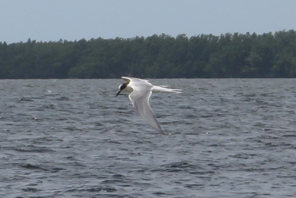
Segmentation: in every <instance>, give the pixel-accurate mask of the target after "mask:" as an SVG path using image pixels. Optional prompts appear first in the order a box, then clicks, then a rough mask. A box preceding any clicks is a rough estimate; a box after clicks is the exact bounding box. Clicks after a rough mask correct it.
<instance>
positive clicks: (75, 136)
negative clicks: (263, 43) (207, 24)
mask: <svg viewBox="0 0 296 198" xmlns="http://www.w3.org/2000/svg"><path fill="white" fill-rule="evenodd" d="M122 82H123V81H122V80H121V79H112V80H1V81H0V84H1V86H0V95H1V99H0V103H1V109H0V173H1V174H0V197H8V198H16V197H18V198H21V197H84V198H85V197H116V198H117V197H126V198H131V197H144V198H146V197H172V198H177V197H178V198H191V197H202V198H217V197H219V198H221V197H225V198H226V197H227V198H229V197H236V198H246V197H252V198H262V197H268V198H270V197H277V198H278V197H296V116H295V107H296V79H152V80H150V82H151V83H153V84H156V85H169V86H170V87H172V88H180V89H183V94H167V93H160V94H153V95H152V98H151V106H152V109H153V110H154V112H155V115H156V117H157V119H158V121H159V123H160V125H161V126H162V128H163V130H164V131H165V132H166V133H167V134H169V135H165V136H164V135H161V134H159V133H157V132H156V131H154V130H153V129H151V128H150V127H149V125H148V124H146V123H145V122H144V121H143V119H142V118H141V117H139V116H138V115H137V113H136V112H135V111H134V109H133V108H132V105H131V103H130V101H129V99H128V98H127V96H126V95H120V96H118V97H115V94H116V92H117V88H118V85H119V84H120V83H122Z"/></svg>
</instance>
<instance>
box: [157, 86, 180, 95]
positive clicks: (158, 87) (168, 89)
mask: <svg viewBox="0 0 296 198" xmlns="http://www.w3.org/2000/svg"><path fill="white" fill-rule="evenodd" d="M152 92H156V93H157V92H167V93H182V89H171V88H167V87H164V86H153V88H152Z"/></svg>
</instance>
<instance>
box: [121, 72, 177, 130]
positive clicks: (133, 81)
mask: <svg viewBox="0 0 296 198" xmlns="http://www.w3.org/2000/svg"><path fill="white" fill-rule="evenodd" d="M121 78H122V79H124V80H125V81H126V82H125V83H122V84H121V85H119V87H118V89H119V91H118V93H117V94H116V96H118V95H119V94H120V92H121V91H123V92H128V93H130V94H129V96H128V97H129V99H130V101H131V102H132V104H133V106H134V107H135V108H136V110H137V111H138V113H139V114H140V115H141V116H142V118H144V120H145V121H146V122H148V124H150V126H151V127H152V128H153V129H155V130H156V131H158V132H160V133H162V134H164V132H163V130H162V129H161V127H160V125H159V123H158V122H157V120H156V118H155V116H154V114H153V112H152V109H151V107H150V104H149V98H150V96H151V94H152V92H167V93H181V91H182V90H181V89H170V88H166V87H163V86H155V85H152V84H151V83H149V81H148V80H143V79H140V78H131V77H124V76H123V77H121Z"/></svg>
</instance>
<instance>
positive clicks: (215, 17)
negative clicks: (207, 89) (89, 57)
mask: <svg viewBox="0 0 296 198" xmlns="http://www.w3.org/2000/svg"><path fill="white" fill-rule="evenodd" d="M0 5H1V12H0V27H1V31H0V42H4V41H6V42H7V43H15V42H20V41H23V42H26V41H27V40H28V38H31V40H37V41H58V40H60V39H66V40H68V41H74V40H80V39H82V38H85V39H87V40H88V39H91V38H98V37H102V38H116V37H121V38H132V37H135V36H145V37H147V36H151V35H153V34H162V33H164V34H168V35H171V36H177V35H179V34H186V35H187V36H188V37H190V36H194V35H199V34H214V35H220V34H225V33H227V32H230V33H234V32H239V33H246V32H250V33H253V32H256V33H258V34H262V33H268V32H276V31H282V30H287V31H288V30H291V29H296V28H295V26H296V0H0Z"/></svg>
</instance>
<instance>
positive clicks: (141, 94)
mask: <svg viewBox="0 0 296 198" xmlns="http://www.w3.org/2000/svg"><path fill="white" fill-rule="evenodd" d="M133 88H134V91H133V92H132V93H131V94H130V95H129V96H128V97H129V99H130V101H131V102H132V104H133V106H134V107H135V108H136V110H137V111H138V112H139V114H140V115H141V116H142V118H143V119H144V120H145V121H146V122H148V124H150V126H151V127H152V128H153V129H155V130H156V131H158V132H160V133H162V134H164V132H163V130H162V129H161V127H160V125H159V123H158V122H157V120H156V118H155V116H154V114H153V112H152V109H151V107H150V104H149V98H150V96H151V94H152V91H151V88H149V87H148V86H147V88H144V89H143V87H141V90H139V89H137V87H133Z"/></svg>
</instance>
